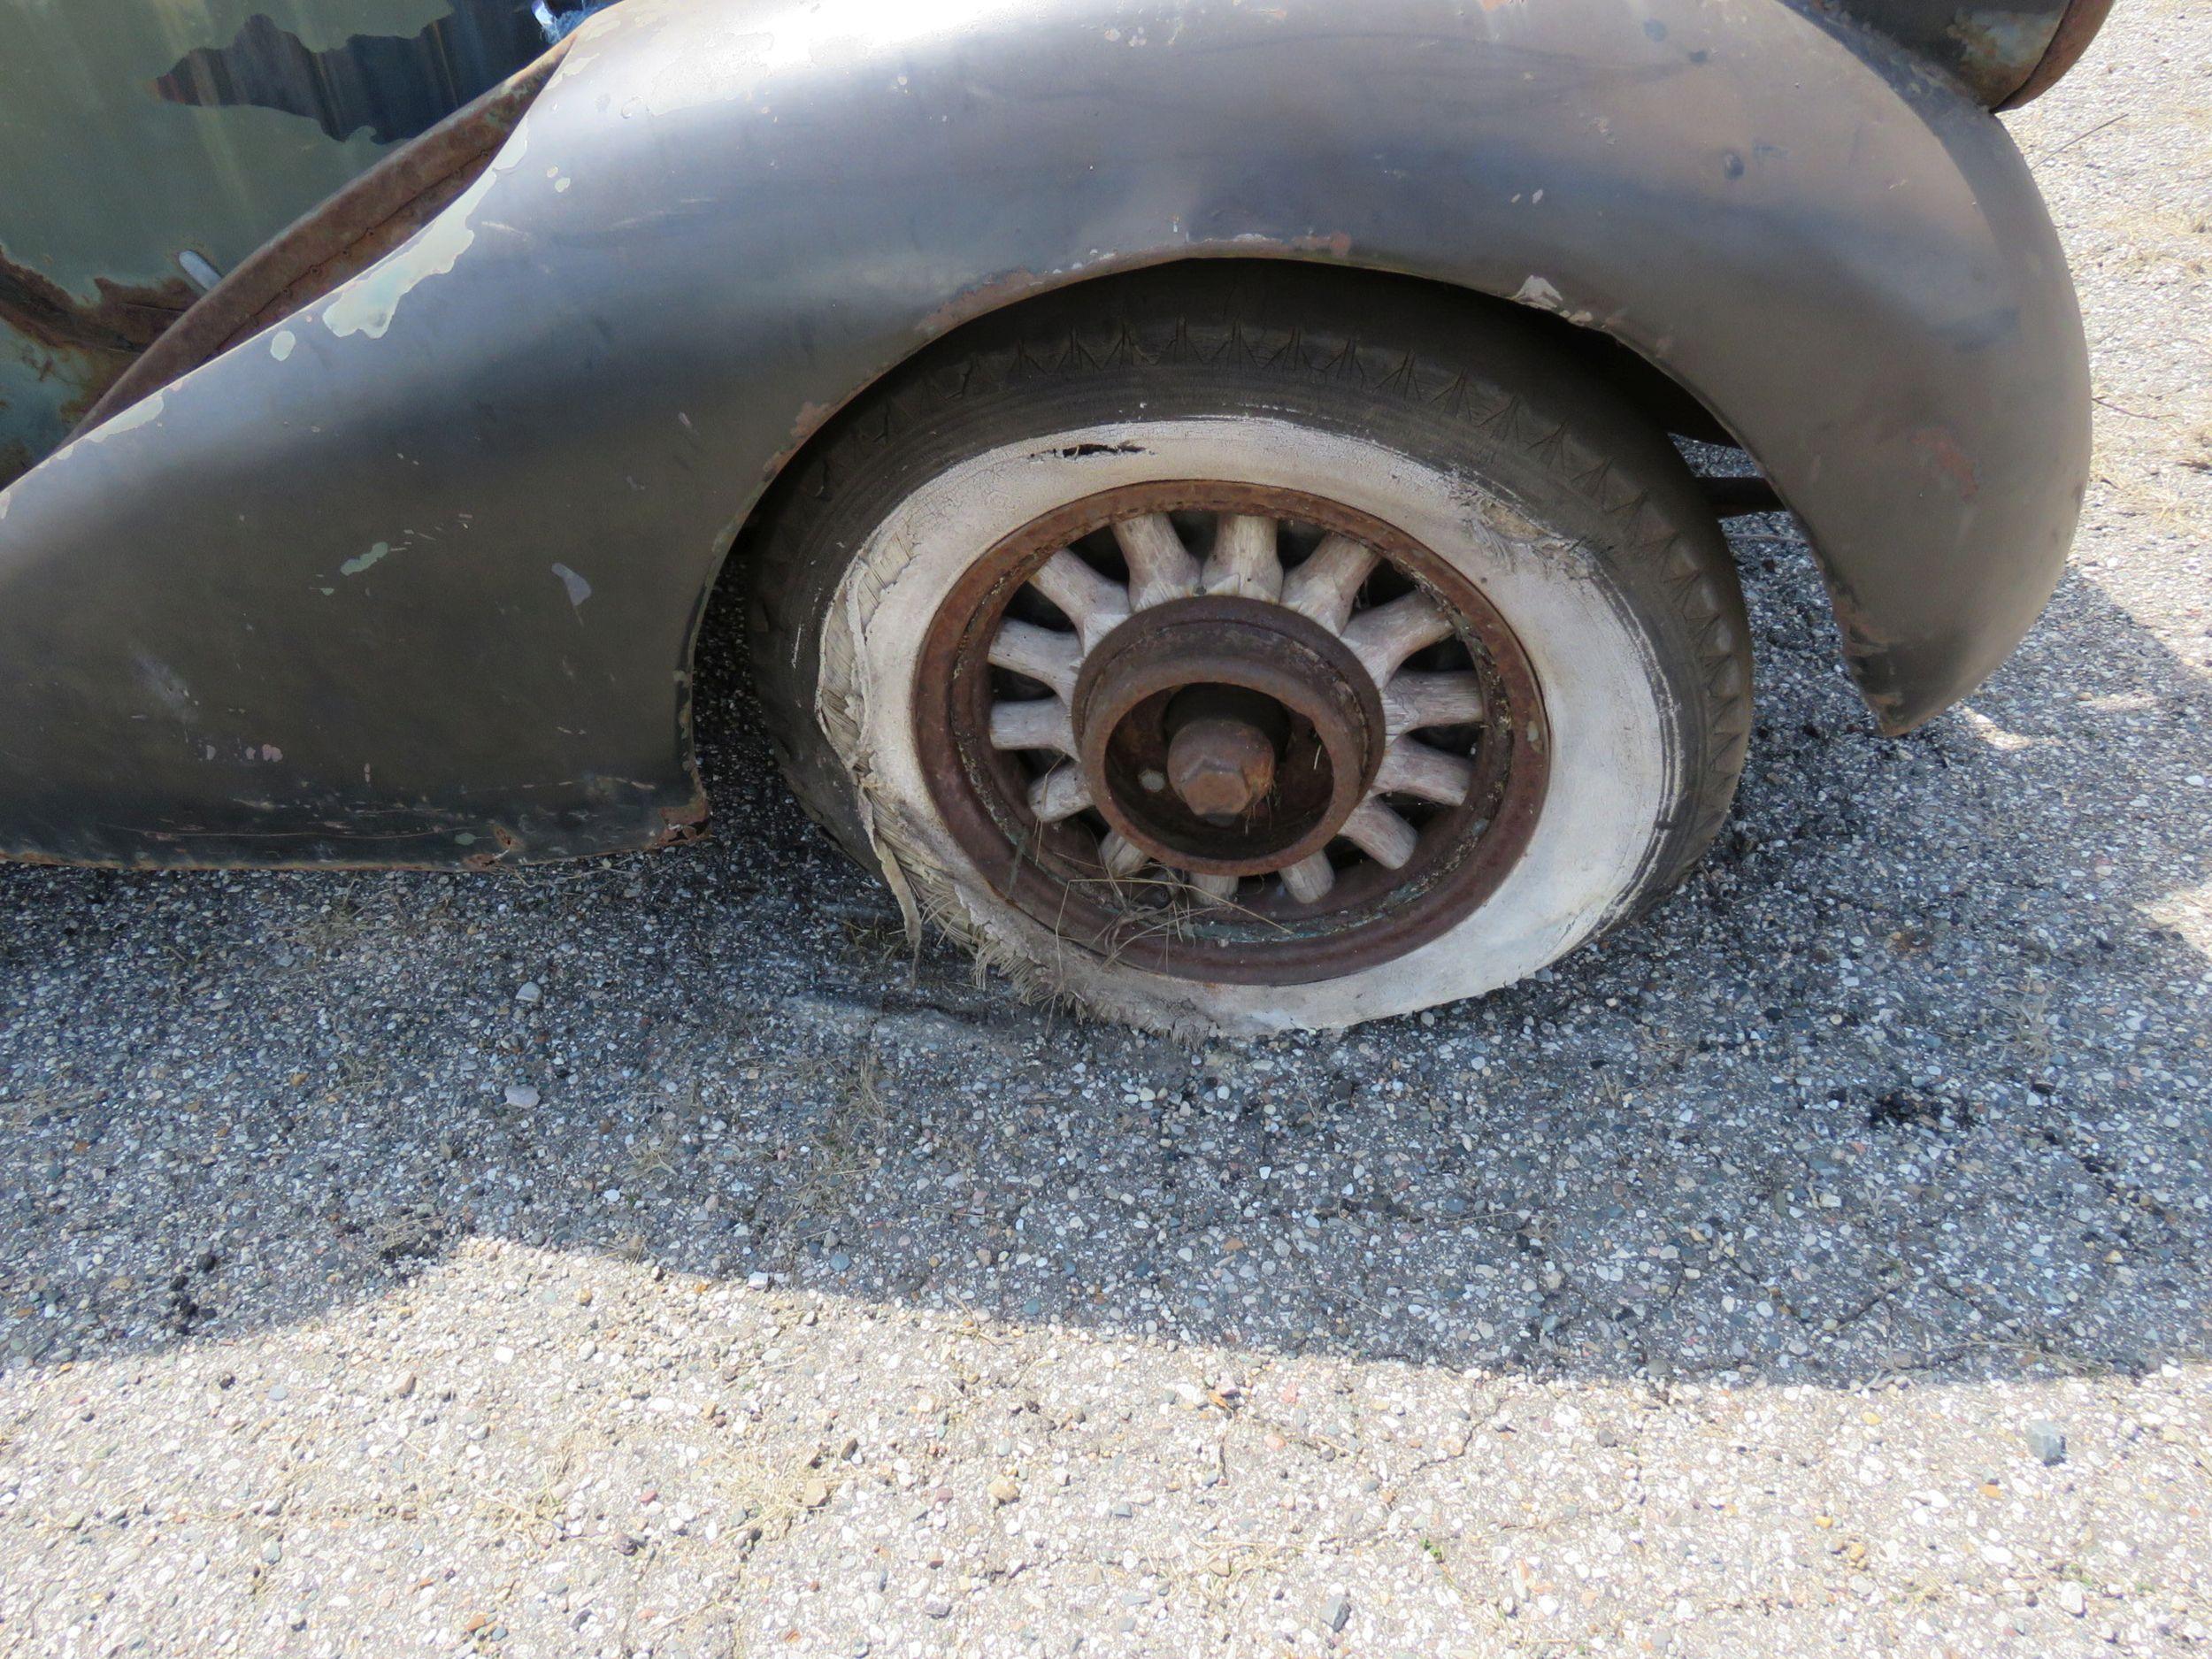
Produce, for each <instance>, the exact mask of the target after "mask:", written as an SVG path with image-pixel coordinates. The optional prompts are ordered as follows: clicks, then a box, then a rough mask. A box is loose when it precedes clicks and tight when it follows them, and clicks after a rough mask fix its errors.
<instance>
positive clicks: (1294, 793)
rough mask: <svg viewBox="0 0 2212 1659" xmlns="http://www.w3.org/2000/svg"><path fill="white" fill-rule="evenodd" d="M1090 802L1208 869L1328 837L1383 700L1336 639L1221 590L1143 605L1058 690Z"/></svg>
mask: <svg viewBox="0 0 2212 1659" xmlns="http://www.w3.org/2000/svg"><path fill="white" fill-rule="evenodd" d="M1071 710H1072V715H1073V720H1074V726H1075V737H1076V762H1077V764H1078V765H1079V766H1080V767H1081V769H1082V772H1083V776H1084V779H1085V780H1086V781H1087V783H1088V785H1089V787H1090V796H1091V800H1092V802H1093V803H1094V805H1095V806H1096V807H1097V808H1098V810H1099V811H1100V812H1101V813H1102V814H1103V815H1104V817H1105V818H1106V820H1107V821H1108V822H1109V823H1110V825H1112V826H1113V827H1114V829H1115V830H1117V831H1118V832H1119V833H1121V835H1123V836H1124V837H1125V839H1126V840H1127V841H1129V842H1130V843H1131V844H1132V845H1133V846H1135V847H1137V848H1139V849H1141V850H1142V851H1143V852H1144V853H1145V855H1146V856H1148V857H1150V858H1154V859H1156V860H1158V861H1160V862H1161V863H1163V864H1168V865H1170V866H1171V867H1174V868H1180V869H1187V870H1190V871H1193V872H1198V873H1201V874H1204V875H1211V876H1247V875H1258V874H1261V873H1263V872H1267V871H1272V870H1280V869H1282V868H1284V867H1285V866H1286V865H1288V864H1295V863H1296V862H1298V861H1299V860H1300V859H1302V858H1306V857H1310V856H1312V855H1313V854H1315V853H1317V852H1319V851H1320V850H1321V849H1323V848H1325V847H1326V846H1327V845H1328V844H1329V842H1330V841H1332V840H1333V839H1334V837H1335V836H1336V835H1337V833H1339V832H1340V830H1341V829H1342V828H1343V826H1344V822H1345V820H1346V819H1347V818H1349V817H1351V815H1352V812H1353V810H1355V809H1356V807H1357V806H1358V805H1359V804H1360V803H1361V801H1362V800H1363V799H1364V798H1365V797H1366V794H1367V790H1368V787H1369V785H1370V784H1371V782H1372V780H1373V778H1374V773H1375V769H1376V767H1377V766H1378V765H1379V764H1380V762H1381V758H1382V751H1383V749H1384V747H1385V744H1386V741H1387V740H1386V727H1385V725H1384V720H1383V708H1382V699H1381V697H1380V695H1379V694H1378V692H1377V690H1376V687H1375V684H1374V680H1373V679H1372V677H1371V676H1370V675H1368V674H1366V673H1364V672H1363V671H1362V669H1361V667H1360V664H1359V661H1358V659H1357V658H1356V657H1353V655H1352V654H1351V652H1350V651H1349V650H1348V649H1346V648H1345V646H1344V645H1343V643H1342V642H1341V641H1339V640H1338V639H1337V638H1336V637H1335V636H1334V635H1333V634H1329V633H1328V632H1327V631H1326V630H1325V629H1323V628H1322V627H1320V626H1318V625H1317V624H1316V623H1314V622H1312V621H1310V619H1308V618H1305V617H1302V616H1301V615H1299V614H1298V613H1297V612H1296V611H1291V610H1288V609H1286V607H1284V606H1282V605H1279V604H1268V603H1263V602H1262V601H1259V600H1255V599H1248V598H1242V597H1238V596H1233V595H1204V596H1199V597H1193V598H1186V599H1178V600H1174V601H1171V602H1170V603H1165V604H1161V605H1157V606H1155V607H1153V608H1151V609H1149V610H1146V611H1139V612H1138V613H1137V614H1136V615H1134V616H1133V617H1131V618H1128V620H1126V621H1125V622H1123V623H1121V624H1120V625H1119V626H1117V627H1116V628H1115V629H1114V630H1113V631H1112V632H1111V633H1110V634H1108V635H1107V636H1106V637H1105V638H1104V639H1103V640H1102V641H1100V643H1099V645H1098V647H1097V649H1095V650H1094V651H1092V652H1090V653H1089V655H1088V657H1087V659H1086V661H1085V663H1084V665H1083V670H1082V672H1081V673H1080V675H1079V677H1078V679H1077V680H1076V684H1075V695H1074V697H1073V698H1072V700H1071Z"/></svg>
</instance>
